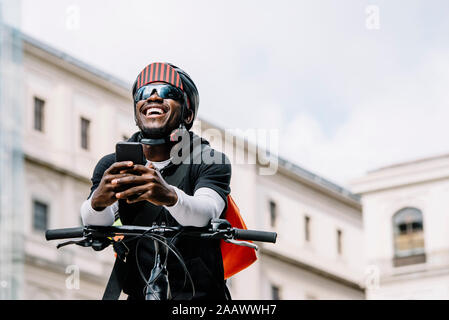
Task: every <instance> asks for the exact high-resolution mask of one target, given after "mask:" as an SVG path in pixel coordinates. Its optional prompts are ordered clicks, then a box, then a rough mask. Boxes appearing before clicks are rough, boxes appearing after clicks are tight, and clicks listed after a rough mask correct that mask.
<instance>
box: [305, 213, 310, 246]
mask: <svg viewBox="0 0 449 320" xmlns="http://www.w3.org/2000/svg"><path fill="white" fill-rule="evenodd" d="M304 239H305V240H306V241H307V242H309V241H310V217H309V216H305V217H304Z"/></svg>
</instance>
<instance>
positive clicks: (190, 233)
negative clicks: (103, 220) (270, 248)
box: [45, 219, 277, 300]
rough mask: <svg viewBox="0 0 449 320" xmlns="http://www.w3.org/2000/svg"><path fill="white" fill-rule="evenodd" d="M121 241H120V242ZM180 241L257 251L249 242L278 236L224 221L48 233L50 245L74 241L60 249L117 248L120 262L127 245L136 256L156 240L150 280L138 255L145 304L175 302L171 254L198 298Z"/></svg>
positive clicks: (46, 233)
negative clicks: (143, 245) (176, 242)
mask: <svg viewBox="0 0 449 320" xmlns="http://www.w3.org/2000/svg"><path fill="white" fill-rule="evenodd" d="M117 237H119V238H120V239H119V240H117ZM177 237H199V238H202V239H205V240H207V239H222V240H224V241H225V242H229V243H233V244H235V245H239V246H247V247H250V248H253V249H255V250H257V249H258V246H257V245H256V244H254V243H252V242H248V241H260V242H270V243H276V238H277V233H276V232H268V231H258V230H247V229H238V228H233V227H231V225H230V223H229V222H228V221H227V220H224V219H214V220H211V222H210V226H208V227H203V228H198V227H180V226H177V227H170V226H166V225H165V224H164V223H162V224H161V225H157V224H155V223H154V224H153V225H152V226H151V227H143V226H131V225H125V226H85V227H76V228H63V229H53V230H47V231H46V232H45V238H46V240H47V241H50V240H60V239H74V238H82V239H79V240H71V241H67V242H64V243H60V244H58V245H57V246H56V248H57V249H59V248H61V247H64V246H66V245H71V244H75V245H79V246H82V247H92V249H93V250H95V251H101V250H103V249H105V248H106V247H108V246H109V245H111V244H112V245H113V246H114V250H115V251H116V253H117V255H118V257H119V258H121V259H123V257H124V258H125V259H126V249H127V247H126V241H131V240H135V239H137V243H136V248H135V250H136V252H137V250H138V246H139V243H140V241H141V240H142V239H145V238H148V239H151V240H153V242H154V249H155V259H154V261H155V262H154V266H153V268H152V270H151V273H150V276H149V278H148V279H146V277H145V276H144V274H143V272H142V269H141V267H140V265H139V262H138V260H137V259H138V258H137V256H138V255H137V254H136V255H135V256H136V263H137V267H138V271H139V273H140V275H141V277H142V278H143V279H144V281H145V283H146V286H145V287H144V290H145V294H144V295H145V300H171V299H172V295H171V291H170V284H169V280H168V271H167V268H166V266H167V260H168V254H169V252H171V253H172V254H173V255H174V256H175V257H176V258H177V259H178V261H179V263H180V264H181V266H182V268H183V270H184V286H185V284H186V281H187V279H188V280H189V281H190V283H191V286H192V297H193V296H195V286H194V284H193V281H192V278H191V276H190V274H189V271H188V270H187V267H186V266H185V264H184V261H183V259H182V256H181V255H180V254H179V252H178V251H177V249H176V247H175V246H174V245H173V241H174V239H176V238H177Z"/></svg>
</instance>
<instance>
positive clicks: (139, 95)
mask: <svg viewBox="0 0 449 320" xmlns="http://www.w3.org/2000/svg"><path fill="white" fill-rule="evenodd" d="M154 91H156V92H157V95H158V96H159V97H161V98H162V99H173V100H178V101H182V100H183V99H184V92H183V91H182V90H181V89H179V88H177V87H175V86H172V85H171V84H147V85H146V86H143V87H141V88H140V89H139V90H137V92H136V94H135V95H134V101H135V102H138V101H141V100H147V99H148V98H149V97H151V96H152V95H153V93H154Z"/></svg>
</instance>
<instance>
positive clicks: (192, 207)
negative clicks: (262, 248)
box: [80, 159, 225, 227]
mask: <svg viewBox="0 0 449 320" xmlns="http://www.w3.org/2000/svg"><path fill="white" fill-rule="evenodd" d="M170 160H171V159H168V160H165V161H161V162H152V164H153V165H154V166H155V167H156V168H157V169H159V170H160V169H162V168H164V167H165V166H167V165H168V164H169V163H170ZM149 163H150V162H149V161H147V166H148V165H149ZM172 187H173V188H174V190H175V192H176V195H177V196H178V201H177V202H176V203H175V204H174V205H173V206H171V207H167V206H164V207H165V208H166V209H167V210H168V211H169V212H170V214H171V215H172V216H173V218H174V219H175V220H176V221H177V222H178V223H179V224H180V225H182V226H194V227H204V226H206V225H207V224H208V222H209V221H210V220H211V219H216V218H218V217H219V216H220V214H221V213H222V211H223V209H224V207H225V202H224V200H223V198H222V197H221V196H220V195H219V194H218V193H217V192H216V191H215V190H213V189H211V188H207V187H203V188H199V189H198V190H197V191H196V192H195V193H194V195H193V196H189V195H187V194H186V193H185V192H184V191H182V190H181V189H179V188H177V187H175V186H172ZM94 193H95V191H94ZM92 196H93V194H92V195H91V197H90V198H89V199H87V200H85V201H84V202H83V204H82V205H81V209H80V211H81V219H82V221H83V224H84V225H97V226H110V225H112V224H113V223H114V220H115V213H116V212H117V211H118V201H116V202H114V203H113V204H112V205H110V206H108V207H106V208H105V209H104V210H101V211H97V210H94V209H93V208H92V204H91V200H92Z"/></svg>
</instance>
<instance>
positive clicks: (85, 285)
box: [17, 35, 364, 299]
mask: <svg viewBox="0 0 449 320" xmlns="http://www.w3.org/2000/svg"><path fill="white" fill-rule="evenodd" d="M21 37H22V41H23V77H24V78H23V85H24V92H25V101H24V108H25V110H24V126H23V153H24V172H23V175H24V186H25V188H24V193H23V221H24V224H23V229H22V231H21V232H22V234H23V241H24V242H23V250H24V251H23V263H22V266H23V272H22V273H21V274H22V276H21V277H22V278H21V281H19V283H20V286H21V287H20V290H19V291H20V292H21V293H20V295H19V296H18V297H17V298H20V299H100V298H101V296H102V293H103V289H104V287H105V284H106V282H107V277H108V276H109V274H110V271H111V268H112V264H113V259H114V258H113V252H112V250H111V248H108V249H106V250H105V251H102V252H94V251H93V250H90V249H86V248H81V247H76V246H69V247H65V248H62V249H60V250H56V247H55V245H56V243H57V242H47V241H45V239H44V230H45V229H52V228H64V227H74V226H79V225H80V224H81V222H80V215H79V208H80V205H81V203H82V202H83V201H84V199H86V197H87V196H88V194H89V190H90V177H91V174H92V172H93V169H94V166H95V164H96V163H97V161H98V160H99V159H100V158H101V157H102V156H103V155H105V154H108V153H111V152H113V151H114V148H115V143H116V142H117V141H120V140H123V139H124V138H125V137H129V136H130V135H131V134H132V133H133V132H135V131H136V130H137V128H136V127H135V125H134V119H133V111H132V101H131V95H130V87H131V86H130V84H127V83H124V82H122V81H120V80H118V79H116V78H114V77H111V76H110V75H108V74H106V73H104V72H102V71H100V70H97V69H95V68H93V67H91V66H88V65H86V64H84V63H83V62H81V61H78V60H76V59H75V58H73V57H70V56H68V55H67V54H65V53H64V52H61V51H59V50H57V49H55V48H52V47H50V46H47V45H45V44H43V43H41V42H40V41H38V40H36V39H33V38H30V37H28V36H26V35H21ZM203 107H204V106H203ZM200 116H201V108H200ZM194 130H197V131H199V132H203V133H204V135H205V137H207V138H211V136H213V135H215V134H217V133H218V134H221V138H215V139H212V138H211V143H212V145H213V146H215V147H217V148H218V149H223V150H224V152H225V153H227V154H228V156H230V158H231V160H232V161H233V163H234V165H233V176H232V181H231V188H232V195H233V197H234V199H235V200H236V202H237V204H238V206H239V207H240V209H241V212H242V214H243V215H244V217H245V221H246V223H247V225H248V227H249V228H250V229H262V230H273V231H276V232H278V234H279V236H278V242H277V243H276V244H275V245H273V244H266V245H261V249H260V250H259V252H258V256H259V259H258V261H257V262H256V263H255V264H253V265H252V266H251V267H249V268H248V269H246V270H245V271H243V272H241V273H240V274H238V275H236V276H235V277H233V278H232V279H231V283H230V287H231V291H232V294H233V297H234V298H235V299H363V298H364V290H363V276H364V269H363V268H364V267H363V266H364V264H363V260H361V259H360V253H361V252H362V251H363V248H362V241H361V239H362V238H363V234H362V215H361V205H360V202H359V200H358V198H357V197H356V196H354V195H353V194H351V193H350V192H348V191H347V190H344V189H343V188H341V187H339V186H337V185H335V184H332V183H330V182H329V181H327V180H325V179H323V178H321V177H319V176H317V175H314V174H312V173H310V172H308V171H306V170H304V169H302V168H300V167H298V166H296V165H294V164H292V163H289V162H287V161H285V160H283V159H280V158H274V159H272V161H271V164H270V165H275V166H276V169H277V170H276V173H275V174H274V175H261V174H260V171H261V169H263V168H264V167H266V165H264V157H260V156H257V149H256V148H255V146H254V145H250V144H245V143H242V141H243V140H241V139H236V140H235V141H229V139H228V140H226V141H225V140H221V139H222V138H223V137H224V134H223V133H224V132H225V130H223V129H220V128H217V127H215V126H213V125H211V124H209V123H206V122H204V121H200V120H199V121H197V122H196V125H195V127H194ZM223 139H224V138H223ZM229 150H235V152H236V154H238V153H240V154H242V153H244V154H247V156H248V159H251V161H249V160H247V161H246V162H243V163H241V162H239V159H238V158H236V157H234V156H233V155H231V154H232V151H230V152H228V151H229ZM255 150H256V151H255ZM256 159H257V161H256ZM251 163H252V164H251ZM78 272H79V275H80V282H79V283H78V282H77V281H76V277H77V275H78Z"/></svg>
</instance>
